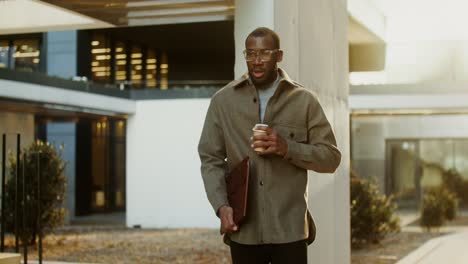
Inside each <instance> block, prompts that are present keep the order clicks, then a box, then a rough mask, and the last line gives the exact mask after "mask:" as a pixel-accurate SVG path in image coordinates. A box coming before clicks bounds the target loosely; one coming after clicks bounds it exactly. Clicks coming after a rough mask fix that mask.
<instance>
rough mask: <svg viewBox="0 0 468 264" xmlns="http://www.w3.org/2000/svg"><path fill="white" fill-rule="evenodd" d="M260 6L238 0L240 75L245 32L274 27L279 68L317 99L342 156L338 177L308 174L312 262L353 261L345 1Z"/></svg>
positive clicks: (277, 0)
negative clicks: (312, 222) (314, 227)
mask: <svg viewBox="0 0 468 264" xmlns="http://www.w3.org/2000/svg"><path fill="white" fill-rule="evenodd" d="M258 2H261V3H262V4H260V3H257V1H249V0H237V1H236V17H235V21H236V22H235V41H236V67H235V70H236V76H238V75H239V74H240V73H242V72H244V71H245V62H244V61H243V59H242V58H243V57H242V56H241V55H242V54H241V51H242V50H243V49H244V41H245V37H246V36H247V34H248V33H249V32H250V31H252V30H253V29H254V28H256V27H259V26H268V27H270V28H272V29H274V30H275V31H276V32H277V33H278V34H279V35H280V39H281V48H282V49H283V50H284V59H283V62H282V63H281V64H280V67H282V68H284V69H285V70H286V71H287V72H288V73H289V75H290V76H291V77H292V78H294V79H296V80H297V81H299V82H300V83H302V84H303V85H305V86H306V87H307V88H308V89H311V90H312V91H314V92H315V93H316V94H317V95H318V97H319V100H320V102H321V104H322V106H323V108H324V110H325V112H326V114H327V117H328V120H329V121H330V123H331V125H332V126H333V128H334V131H335V135H336V137H337V140H338V148H339V149H340V150H341V152H342V154H343V157H342V162H341V165H340V167H339V168H338V170H337V172H336V173H335V174H332V175H330V174H318V173H314V172H310V173H309V177H310V180H309V208H310V209H311V211H312V214H313V216H314V218H315V221H316V224H317V229H318V230H317V239H316V241H315V242H314V244H312V245H311V246H310V247H309V262H310V263H336V264H343V263H350V254H351V253H350V252H351V250H350V215H349V110H348V103H347V100H348V94H349V89H348V42H347V27H348V15H347V11H346V0H290V1H284V0H270V1H258ZM271 18H273V19H271ZM271 21H273V25H269V24H268V23H271ZM241 69H242V70H243V71H241Z"/></svg>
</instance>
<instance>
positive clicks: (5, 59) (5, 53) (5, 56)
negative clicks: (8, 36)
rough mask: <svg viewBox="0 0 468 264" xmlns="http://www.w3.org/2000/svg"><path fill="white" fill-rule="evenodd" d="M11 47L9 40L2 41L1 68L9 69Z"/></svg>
mask: <svg viewBox="0 0 468 264" xmlns="http://www.w3.org/2000/svg"><path fill="white" fill-rule="evenodd" d="M9 50H10V47H9V45H8V41H7V40H0V68H8V61H9V58H8V52H9Z"/></svg>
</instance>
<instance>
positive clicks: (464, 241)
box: [397, 230, 468, 264]
mask: <svg viewBox="0 0 468 264" xmlns="http://www.w3.org/2000/svg"><path fill="white" fill-rule="evenodd" d="M416 263H417V264H445V263H450V264H467V263H468V231H467V230H464V231H460V232H456V233H452V234H449V235H445V236H441V237H437V238H434V239H431V240H429V241H428V242H426V243H425V244H423V245H422V246H421V247H419V248H418V249H416V250H415V251H413V252H411V253H410V254H409V255H408V256H406V257H405V258H403V259H401V260H400V261H398V262H397V264H416Z"/></svg>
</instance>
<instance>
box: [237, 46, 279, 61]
mask: <svg viewBox="0 0 468 264" xmlns="http://www.w3.org/2000/svg"><path fill="white" fill-rule="evenodd" d="M278 51H279V49H261V50H244V57H245V60H246V61H254V60H255V58H257V56H258V57H259V58H260V61H262V62H267V61H270V60H271V58H272V55H273V54H274V53H276V52H278Z"/></svg>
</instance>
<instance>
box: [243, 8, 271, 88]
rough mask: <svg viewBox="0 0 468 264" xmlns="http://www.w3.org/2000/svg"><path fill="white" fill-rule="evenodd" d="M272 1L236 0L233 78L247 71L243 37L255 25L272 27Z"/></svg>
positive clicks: (255, 26)
mask: <svg viewBox="0 0 468 264" xmlns="http://www.w3.org/2000/svg"><path fill="white" fill-rule="evenodd" d="M274 2H275V1H272V0H255V1H249V0H236V11H235V19H234V39H235V41H236V64H235V66H234V78H235V79H237V78H239V77H240V76H241V75H242V74H244V73H246V72H247V65H246V64H245V60H244V55H243V54H242V52H243V51H244V49H245V42H244V41H245V38H246V37H247V35H248V34H249V33H250V32H251V31H252V30H254V29H255V28H257V27H268V28H274V24H275V21H274Z"/></svg>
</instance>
